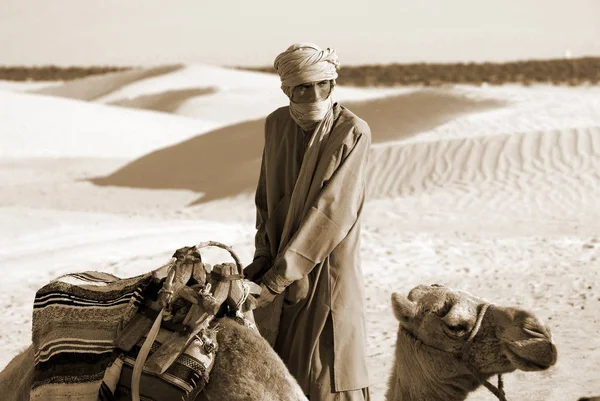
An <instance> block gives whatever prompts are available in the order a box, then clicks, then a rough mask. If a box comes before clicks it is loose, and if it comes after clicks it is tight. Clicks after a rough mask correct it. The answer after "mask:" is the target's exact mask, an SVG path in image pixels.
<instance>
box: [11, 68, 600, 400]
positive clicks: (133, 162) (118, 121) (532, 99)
mask: <svg viewBox="0 0 600 401" xmlns="http://www.w3.org/2000/svg"><path fill="white" fill-rule="evenodd" d="M334 96H335V98H336V100H338V101H340V102H342V104H344V105H346V106H347V107H349V108H350V109H351V110H353V111H354V112H356V113H357V114H358V115H359V116H361V117H362V118H364V119H365V120H367V121H368V122H369V124H370V126H371V128H372V131H373V149H372V158H371V166H370V171H369V175H370V188H369V190H370V193H369V199H368V201H367V204H366V205H365V209H364V224H363V227H364V228H363V236H362V243H361V253H362V258H363V270H364V275H365V281H366V288H367V296H368V300H367V307H368V331H369V336H368V355H369V361H368V362H369V367H370V380H371V383H372V387H371V390H372V394H373V399H374V400H382V399H383V394H384V391H385V386H386V380H387V377H388V375H389V369H390V368H391V363H392V357H393V346H394V341H395V337H396V328H397V323H396V320H395V318H394V317H393V315H392V312H391V309H390V295H391V293H392V292H393V291H398V292H403V293H406V292H407V291H408V290H410V289H411V288H412V287H413V286H415V285H417V284H432V283H439V284H445V285H448V286H451V287H454V288H457V289H463V290H465V291H469V292H472V293H473V294H475V295H478V296H482V297H484V298H486V299H488V300H489V301H491V302H497V303H501V304H507V305H509V304H512V305H515V306H521V307H524V308H527V309H530V310H531V311H533V312H534V313H535V314H536V315H538V316H540V317H542V318H543V319H544V320H545V321H546V322H547V323H548V325H549V326H550V328H551V330H552V332H553V335H554V339H555V342H556V344H557V347H558V352H559V358H558V363H557V365H556V366H554V367H552V368H551V369H549V370H548V371H545V372H541V373H523V372H517V373H513V374H511V375H507V376H506V377H505V388H506V392H507V395H508V398H509V399H511V400H548V401H550V400H552V401H564V400H576V399H577V398H578V397H580V396H584V395H592V394H600V369H599V367H600V231H599V229H600V207H599V206H598V204H599V203H598V202H599V201H598V199H600V87H598V86H579V87H555V86H545V85H537V86H531V87H522V86H519V85H504V86H482V87H475V86H467V85H453V86H445V87H440V88H423V87H402V88H387V89H382V88H377V89H376V88H350V87H341V86H340V87H337V88H336V91H335V95H334ZM285 103H286V98H285V96H284V95H283V93H282V92H281V90H280V89H279V82H278V79H277V77H275V76H272V75H268V74H261V73H256V72H247V71H238V70H229V69H225V68H220V67H214V66H209V65H199V64H198V65H178V66H159V67H156V68H149V69H147V70H137V71H128V72H118V73H111V74H106V75H105V76H99V77H89V78H84V79H81V80H77V81H71V82H66V83H52V82H47V83H21V84H15V83H10V82H0V274H1V276H2V279H1V281H0V305H2V306H1V307H0V368H3V367H4V366H5V365H6V364H7V363H8V361H9V360H10V359H11V358H12V357H13V356H14V355H15V354H16V353H17V352H19V351H20V350H21V349H23V348H24V347H25V346H26V345H27V344H28V343H29V342H30V337H31V311H32V301H33V296H34V294H35V291H36V289H38V288H39V287H40V286H42V285H44V284H45V283H47V282H48V281H49V280H51V279H53V278H55V277H57V276H58V275H61V274H63V273H67V272H76V271H84V270H102V271H106V272H110V273H113V274H116V275H118V276H121V277H130V276H134V275H137V274H140V273H143V272H147V271H149V270H151V269H154V268H157V267H159V266H160V265H162V264H163V263H164V262H166V261H168V259H169V257H170V255H171V254H172V253H173V251H174V250H175V249H177V248H179V247H181V246H184V245H191V244H195V243H198V242H202V241H207V240H216V241H221V242H224V243H227V244H229V245H232V246H233V247H234V249H235V250H236V251H237V252H238V254H239V255H240V257H241V259H242V261H243V262H244V263H245V264H247V263H249V262H250V261H251V257H252V252H253V235H254V205H253V194H252V191H253V189H254V187H255V185H256V180H257V176H258V166H259V163H260V154H261V149H262V144H263V136H262V135H263V133H262V127H263V120H264V117H265V116H266V115H267V114H268V113H269V112H270V111H272V110H273V109H275V108H277V107H279V106H282V105H285ZM206 256H207V258H208V261H209V262H210V263H217V262H222V261H228V260H229V256H228V254H227V253H225V252H224V251H221V250H210V251H207V252H206ZM494 399H495V398H494V397H493V395H492V394H490V393H488V392H487V390H485V389H480V390H478V391H477V392H475V393H473V394H472V395H471V396H470V397H469V400H490V401H491V400H494Z"/></svg>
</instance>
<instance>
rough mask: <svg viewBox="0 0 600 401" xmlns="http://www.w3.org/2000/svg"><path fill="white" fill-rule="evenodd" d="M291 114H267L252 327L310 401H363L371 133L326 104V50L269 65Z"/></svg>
mask: <svg viewBox="0 0 600 401" xmlns="http://www.w3.org/2000/svg"><path fill="white" fill-rule="evenodd" d="M274 65H275V68H276V69H277V72H278V74H279V76H280V78H281V88H282V90H283V91H284V93H285V94H286V95H287V96H288V97H289V99H290V104H289V106H286V107H281V108H279V109H277V110H276V111H274V112H273V113H271V114H270V115H269V116H268V117H267V120H266V124H265V146H264V150H263V155H262V165H261V171H260V178H259V182H258V186H257V191H256V210H257V215H256V228H257V232H256V237H255V242H256V249H255V253H254V261H253V262H252V263H251V264H250V265H249V266H248V267H247V268H246V270H245V271H246V274H247V275H248V276H249V277H250V278H251V279H253V280H254V281H256V282H259V283H261V287H262V293H261V295H260V296H259V298H258V308H257V309H256V310H255V318H256V322H257V325H258V327H259V330H260V332H261V334H263V336H265V338H266V339H267V340H269V342H270V343H271V345H272V346H273V348H274V349H275V351H277V353H278V354H279V355H280V356H281V358H282V359H283V361H284V362H285V363H286V365H287V367H288V368H289V370H290V372H291V373H292V375H294V377H295V378H296V379H297V380H298V382H299V384H300V386H301V387H302V389H303V390H304V392H305V394H306V395H307V396H308V397H309V399H310V400H311V401H327V400H361V401H362V400H367V399H369V391H368V385H369V380H368V374H367V366H366V330H365V320H366V319H365V306H364V298H365V297H364V284H363V278H362V271H361V267H360V258H359V248H360V246H359V245H360V244H359V240H360V238H359V237H360V216H361V211H362V207H363V203H364V199H365V193H366V171H367V169H366V166H367V160H368V155H369V152H370V145H371V132H370V129H369V126H368V125H367V123H366V122H364V121H363V120H361V119H360V118H358V117H357V116H355V115H354V114H353V113H352V112H350V111H349V110H348V109H346V108H344V107H342V106H341V105H339V104H338V103H334V102H333V100H332V96H331V95H332V92H333V89H334V87H335V79H336V78H337V68H338V66H339V63H338V61H337V55H336V53H335V51H334V50H332V49H326V50H321V49H320V48H319V47H317V46H316V45H313V44H310V43H300V44H295V45H292V46H291V47H289V48H288V49H287V50H286V51H285V52H283V53H281V54H280V55H279V56H277V58H276V59H275V63H274Z"/></svg>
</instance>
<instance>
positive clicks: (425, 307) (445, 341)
mask: <svg viewBox="0 0 600 401" xmlns="http://www.w3.org/2000/svg"><path fill="white" fill-rule="evenodd" d="M392 306H393V311H394V314H395V316H396V318H397V319H398V321H399V323H400V328H399V331H398V342H397V351H396V360H397V362H396V366H395V372H394V374H395V376H394V375H393V376H394V377H392V378H391V379H392V380H396V381H398V382H399V383H400V384H397V383H396V384H395V385H398V386H402V382H404V383H405V384H407V383H408V381H409V380H408V378H407V377H406V376H409V377H410V379H411V380H412V381H415V380H417V381H418V380H421V383H420V385H421V386H428V385H429V384H428V382H431V383H432V385H433V386H434V387H444V386H446V385H447V386H448V388H449V390H448V391H449V392H451V393H454V394H453V395H451V394H445V395H443V396H440V399H461V396H460V394H462V393H465V394H466V393H468V392H470V391H472V390H474V389H475V388H477V387H478V386H479V384H480V382H481V381H480V380H481V379H483V380H486V379H488V378H489V377H490V376H492V375H494V374H502V373H508V372H512V371H514V370H516V369H520V370H523V371H539V370H545V369H547V368H549V367H550V366H552V365H554V364H555V363H556V358H557V353H556V346H555V345H554V343H553V342H552V337H551V334H550V330H549V329H548V327H547V326H546V325H545V324H544V323H543V322H542V321H541V320H540V319H538V318H537V317H536V316H534V315H533V314H532V313H530V312H528V311H525V310H523V309H520V308H514V307H501V306H497V305H490V304H489V303H488V302H486V301H484V300H483V299H480V298H477V297H475V296H473V295H471V294H469V293H466V292H462V291H455V290H452V289H450V288H448V287H444V286H441V285H437V284H434V285H431V286H426V285H419V286H417V287H415V288H413V289H412V290H411V291H410V293H409V294H408V296H407V297H405V296H402V295H400V294H398V293H394V294H392ZM399 359H402V360H399ZM402 376H405V377H404V379H403V378H402ZM417 376H418V377H417ZM390 384H392V383H390ZM409 390H410V389H409ZM403 391H404V390H403ZM440 391H442V392H443V391H445V390H440ZM408 392H409V393H410V392H411V391H408ZM411 398H412V397H409V396H405V397H404V398H396V399H411ZM431 399H433V398H431Z"/></svg>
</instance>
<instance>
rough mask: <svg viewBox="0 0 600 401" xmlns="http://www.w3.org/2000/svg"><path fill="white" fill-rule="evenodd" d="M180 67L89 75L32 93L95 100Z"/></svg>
mask: <svg viewBox="0 0 600 401" xmlns="http://www.w3.org/2000/svg"><path fill="white" fill-rule="evenodd" d="M181 68H183V66H182V65H167V66H158V67H152V68H136V69H133V70H129V71H117V72H111V73H107V74H102V75H91V76H89V77H85V78H79V79H74V80H72V81H67V82H64V83H63V84H62V85H58V86H52V87H46V88H42V89H39V90H36V91H34V93H38V94H41V95H48V96H56V97H64V98H68V99H77V100H96V99H98V98H100V97H102V96H105V95H107V94H109V93H112V92H114V91H116V90H118V89H120V88H121V87H123V86H126V85H128V84H130V83H132V82H137V81H140V80H143V79H148V78H151V77H154V76H157V75H163V74H167V73H169V72H172V71H177V70H179V69H181Z"/></svg>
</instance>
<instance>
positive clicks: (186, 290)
mask: <svg viewBox="0 0 600 401" xmlns="http://www.w3.org/2000/svg"><path fill="white" fill-rule="evenodd" d="M208 246H216V247H220V248H223V249H225V250H227V251H228V252H229V253H230V254H231V256H232V257H233V259H234V261H235V264H233V263H224V264H220V265H216V266H214V267H211V266H210V265H207V264H204V263H202V261H201V257H200V253H199V249H200V248H204V247H208ZM152 276H153V279H154V282H155V283H161V282H162V288H161V289H160V290H159V291H158V297H157V299H156V300H155V301H153V302H151V305H150V307H149V310H146V316H142V315H140V314H138V315H136V318H138V319H137V320H136V319H135V318H134V319H133V320H132V321H131V322H130V324H129V325H128V326H127V327H125V329H124V330H123V332H122V333H121V334H120V336H119V338H118V339H117V345H118V346H119V348H121V349H124V350H127V349H128V348H131V347H132V345H133V344H135V343H136V342H138V341H140V339H141V338H142V337H143V336H144V335H145V336H146V339H145V340H144V342H143V345H142V346H141V348H140V351H139V353H138V355H137V358H136V360H135V364H134V367H133V373H132V376H131V399H132V401H140V381H141V377H142V373H148V374H151V375H155V376H160V375H162V374H164V373H165V372H166V371H167V369H168V368H169V367H170V366H171V365H172V364H173V363H174V362H175V361H176V360H177V358H179V357H180V355H181V354H182V353H183V352H184V351H185V350H187V349H188V347H191V346H193V347H197V348H198V349H197V352H196V354H198V355H200V356H201V357H202V360H201V362H202V363H203V365H204V371H205V375H204V377H203V378H202V379H203V380H199V381H198V383H197V385H196V387H195V388H194V390H193V391H192V393H190V394H189V397H188V399H190V400H193V399H194V398H195V397H196V396H197V395H198V393H200V392H201V391H202V389H203V388H204V385H205V384H206V383H207V382H208V375H209V373H210V370H211V369H212V365H213V363H214V356H215V352H216V349H217V341H216V330H215V329H213V328H212V326H211V323H213V322H214V319H215V318H219V317H222V316H225V315H228V316H233V317H234V319H235V320H236V321H238V322H239V323H240V324H242V325H244V326H246V327H249V328H252V329H255V330H256V325H255V324H254V319H253V316H252V309H254V298H253V297H252V295H255V294H258V293H260V287H259V286H258V285H256V284H255V283H253V282H250V281H248V280H245V279H244V274H243V268H242V264H241V262H240V260H239V258H238V256H237V255H236V254H235V252H234V251H233V249H231V248H230V247H229V246H227V245H224V244H221V243H219V242H215V241H209V242H204V243H200V244H198V245H196V246H193V247H184V248H181V249H178V250H177V251H176V252H175V254H174V255H173V257H172V258H171V260H170V261H169V263H167V264H166V265H164V266H162V267H161V268H159V269H157V270H155V271H153V272H152ZM156 312H158V314H157V315H156V318H154V320H153V321H152V320H150V319H148V316H147V315H148V313H156ZM139 322H145V323H144V324H140V323H139ZM150 322H152V325H151V327H148V326H149V324H150ZM164 330H169V337H168V339H167V340H166V341H164V342H163V344H162V345H160V347H158V349H155V352H154V353H153V354H152V355H151V356H150V357H148V356H149V354H150V351H151V350H152V347H153V344H154V342H155V340H156V339H157V336H158V334H159V332H161V331H162V332H164Z"/></svg>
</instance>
